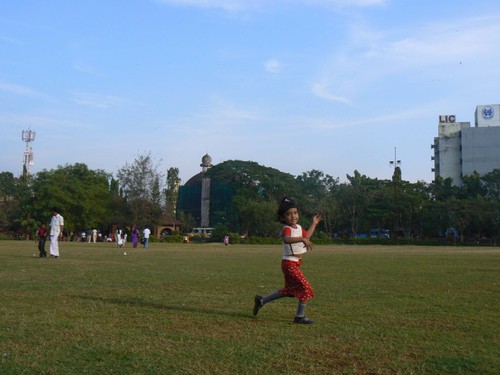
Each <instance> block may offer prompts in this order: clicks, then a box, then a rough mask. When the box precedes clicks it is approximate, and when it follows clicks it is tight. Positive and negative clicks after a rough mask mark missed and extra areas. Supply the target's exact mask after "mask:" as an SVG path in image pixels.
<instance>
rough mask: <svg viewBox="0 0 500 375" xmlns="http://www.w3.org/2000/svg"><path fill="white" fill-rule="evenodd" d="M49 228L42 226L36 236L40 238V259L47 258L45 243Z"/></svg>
mask: <svg viewBox="0 0 500 375" xmlns="http://www.w3.org/2000/svg"><path fill="white" fill-rule="evenodd" d="M47 234H48V232H47V228H46V227H45V224H42V226H41V227H40V229H38V232H37V233H36V235H37V236H38V251H39V252H40V258H47V252H46V251H45V241H46V240H47Z"/></svg>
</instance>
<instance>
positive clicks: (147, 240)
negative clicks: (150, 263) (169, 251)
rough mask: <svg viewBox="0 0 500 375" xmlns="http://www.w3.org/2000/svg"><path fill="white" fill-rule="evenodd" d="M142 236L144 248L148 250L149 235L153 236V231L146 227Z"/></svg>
mask: <svg viewBox="0 0 500 375" xmlns="http://www.w3.org/2000/svg"><path fill="white" fill-rule="evenodd" d="M142 234H143V235H144V248H145V249H147V248H148V247H149V235H150V234H151V231H150V230H149V228H148V227H146V228H144V230H143V231H142Z"/></svg>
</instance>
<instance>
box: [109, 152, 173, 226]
mask: <svg viewBox="0 0 500 375" xmlns="http://www.w3.org/2000/svg"><path fill="white" fill-rule="evenodd" d="M117 180H118V184H119V186H120V192H121V194H122V196H123V198H124V200H125V202H126V204H127V206H128V208H129V210H130V213H131V217H130V221H131V222H132V223H133V224H137V225H139V226H145V225H155V224H159V222H160V221H161V216H162V212H163V197H162V194H161V191H162V190H163V186H162V184H161V183H162V181H163V180H164V178H163V175H162V174H161V173H160V172H159V167H158V163H157V162H155V161H154V160H153V158H152V157H151V154H150V153H148V154H147V155H139V156H137V157H136V158H135V159H134V161H133V162H132V163H130V164H129V163H126V164H125V165H124V166H123V167H122V168H120V169H119V170H118V173H117Z"/></svg>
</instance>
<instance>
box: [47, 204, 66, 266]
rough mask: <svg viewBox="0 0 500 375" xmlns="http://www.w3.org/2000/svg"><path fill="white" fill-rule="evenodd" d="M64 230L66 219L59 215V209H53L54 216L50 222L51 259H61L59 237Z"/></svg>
mask: <svg viewBox="0 0 500 375" xmlns="http://www.w3.org/2000/svg"><path fill="white" fill-rule="evenodd" d="M63 229H64V218H63V217H62V216H61V215H60V214H59V209H57V208H54V209H53V216H52V219H51V220H50V257H51V258H58V257H59V242H58V241H59V237H60V236H62V234H63Z"/></svg>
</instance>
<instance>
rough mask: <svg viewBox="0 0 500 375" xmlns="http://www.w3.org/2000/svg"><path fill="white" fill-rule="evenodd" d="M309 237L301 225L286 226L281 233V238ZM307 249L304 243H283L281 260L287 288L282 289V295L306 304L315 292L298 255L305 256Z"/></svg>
mask: <svg viewBox="0 0 500 375" xmlns="http://www.w3.org/2000/svg"><path fill="white" fill-rule="evenodd" d="M286 236H288V237H307V231H306V230H305V229H303V228H302V227H301V226H300V225H298V224H297V225H295V226H294V227H291V226H288V225H287V226H285V227H284V228H283V230H282V231H281V237H282V238H284V237H286ZM306 252H307V247H306V246H305V244H304V243H303V242H297V243H294V244H286V243H285V242H283V257H282V259H281V270H282V271H283V275H284V276H285V287H284V288H283V289H280V291H279V292H280V294H281V295H286V296H294V297H296V298H297V299H299V300H300V301H301V302H304V303H305V302H306V301H307V300H308V299H311V298H312V297H314V292H313V290H312V288H311V285H310V284H309V281H307V279H306V277H305V276H304V274H303V273H302V271H301V270H300V266H301V265H302V258H299V257H297V256H296V255H300V254H305V253H306Z"/></svg>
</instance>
